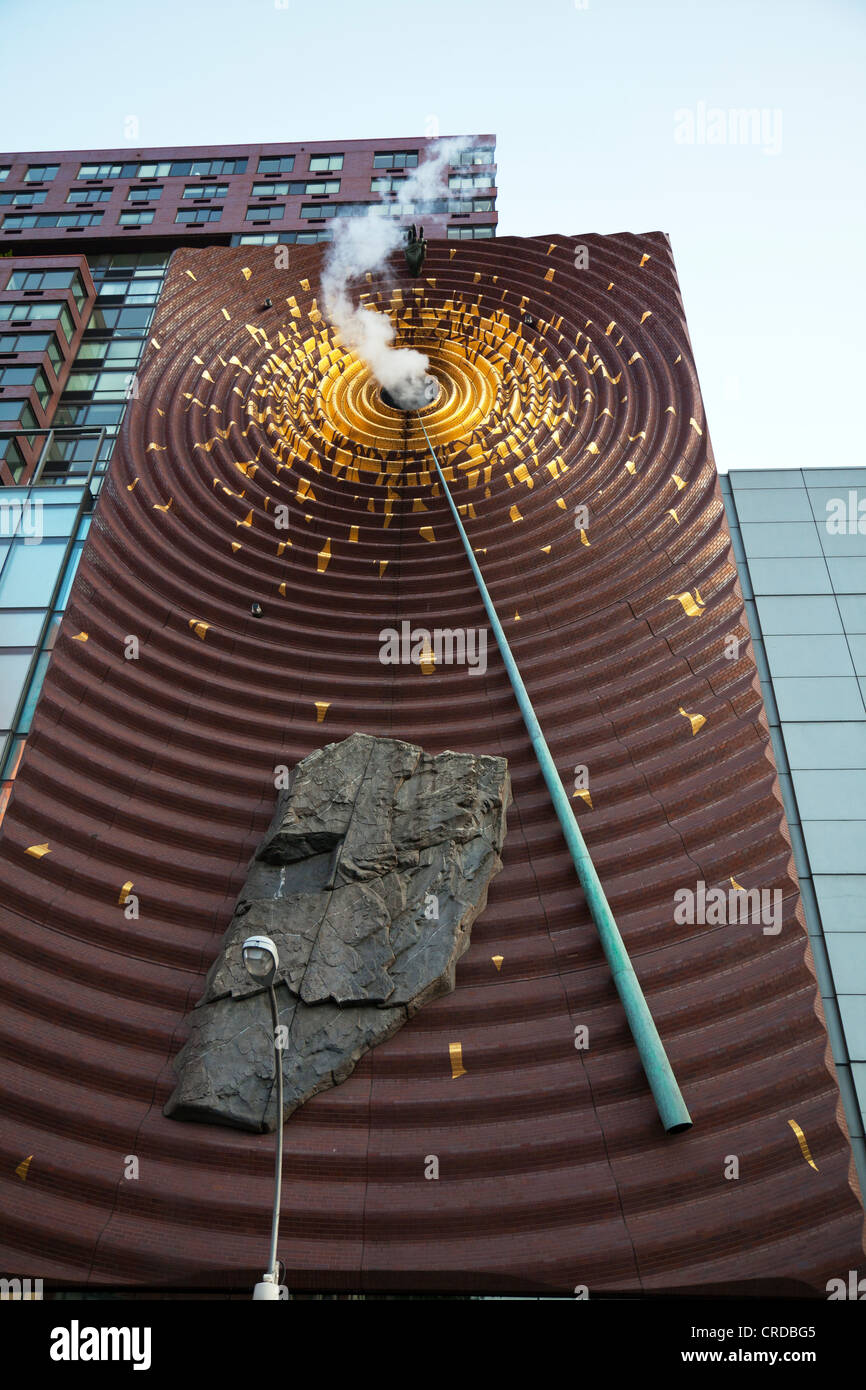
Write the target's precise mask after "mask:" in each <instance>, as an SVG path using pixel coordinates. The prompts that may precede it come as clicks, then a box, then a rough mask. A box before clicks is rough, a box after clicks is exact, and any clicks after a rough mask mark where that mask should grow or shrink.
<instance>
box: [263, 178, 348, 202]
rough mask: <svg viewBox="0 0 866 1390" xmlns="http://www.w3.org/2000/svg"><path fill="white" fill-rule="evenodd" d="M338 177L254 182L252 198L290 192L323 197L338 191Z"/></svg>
mask: <svg viewBox="0 0 866 1390" xmlns="http://www.w3.org/2000/svg"><path fill="white" fill-rule="evenodd" d="M339 191H340V180H339V179H311V180H309V181H308V180H306V179H300V180H299V181H298V182H297V183H254V184H253V197H254V198H276V197H279V196H280V195H282V196H283V197H285V195H286V194H287V193H290V194H291V195H292V197H293V198H297V197H301V198H315V197H316V196H317V195H318V196H320V197H325V196H328V195H330V194H331V193H339Z"/></svg>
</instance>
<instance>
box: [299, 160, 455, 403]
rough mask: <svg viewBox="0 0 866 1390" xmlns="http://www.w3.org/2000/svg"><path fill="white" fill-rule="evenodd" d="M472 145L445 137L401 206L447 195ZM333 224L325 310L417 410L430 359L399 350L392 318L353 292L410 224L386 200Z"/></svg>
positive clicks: (409, 184) (390, 387)
mask: <svg viewBox="0 0 866 1390" xmlns="http://www.w3.org/2000/svg"><path fill="white" fill-rule="evenodd" d="M471 145H472V141H471V140H468V139H467V138H466V137H465V136H460V137H459V138H457V139H454V140H443V141H441V142H440V143H439V144H438V145H437V147H436V150H435V153H434V154H433V155H431V156H430V157H429V158H427V159H425V160H424V162H423V164H419V165H418V168H417V169H414V170H413V171H412V173H411V174H410V175H409V177H408V178H407V179H406V180H405V181H403V182H402V183H401V186H400V203H401V205H403V204H412V203H416V202H429V201H432V199H434V198H436V197H439V196H441V195H442V194H443V193H444V192H445V191H446V181H447V176H448V169H449V166H450V165H451V164H453V163H454V162H455V161H456V160H457V159H458V158H459V157H460V155H461V153H462V152H463V151H464V150H466V149H469V148H470V147H471ZM421 215H422V214H419V215H418V216H419V217H420V216H421ZM333 227H334V239H333V241H332V242H331V243H330V246H329V247H328V254H327V256H326V259H325V269H324V272H323V274H322V294H323V299H324V304H325V312H326V313H327V315H328V318H329V319H330V320H331V322H332V323H333V325H334V327H335V328H337V329H338V331H339V333H340V335H341V337H342V339H343V342H344V343H345V345H346V346H347V347H348V348H351V350H352V351H353V352H355V353H357V355H358V356H359V357H360V358H361V359H362V360H363V361H364V362H366V364H367V366H368V367H369V368H370V371H371V372H372V373H373V375H374V376H375V378H376V380H377V381H378V382H379V384H380V385H381V386H384V388H385V390H386V391H388V393H389V394H390V395H391V396H392V397H393V399H394V400H395V401H396V402H397V404H398V405H400V406H402V408H403V409H404V410H412V409H417V408H419V406H421V405H423V404H426V400H427V399H429V396H425V390H424V388H425V384H426V383H427V381H428V377H427V368H428V367H429V365H430V361H429V358H427V357H426V356H425V355H424V353H423V352H416V350H415V349H414V348H395V347H394V346H393V342H394V325H393V324H392V322H391V320H390V319H389V318H388V317H386V315H385V314H379V313H377V312H376V311H375V310H374V309H367V308H364V307H363V306H361V305H360V304H355V303H353V301H352V298H351V296H350V292H349V286H350V283H351V281H352V280H357V279H358V278H359V277H360V276H362V275H365V274H366V273H367V271H368V270H369V271H373V270H381V269H382V267H383V266H384V264H385V262H386V261H387V259H388V257H389V256H390V255H391V254H392V252H393V251H395V250H396V249H397V248H398V247H401V246H403V245H405V241H406V228H405V226H403V225H401V224H400V223H399V222H398V221H397V218H396V217H394V216H392V215H391V213H390V210H389V208H388V206H387V205H381V204H373V205H372V206H371V207H369V208H368V209H367V211H366V212H365V213H364V214H363V215H362V216H360V217H346V218H341V219H335V220H334V223H333Z"/></svg>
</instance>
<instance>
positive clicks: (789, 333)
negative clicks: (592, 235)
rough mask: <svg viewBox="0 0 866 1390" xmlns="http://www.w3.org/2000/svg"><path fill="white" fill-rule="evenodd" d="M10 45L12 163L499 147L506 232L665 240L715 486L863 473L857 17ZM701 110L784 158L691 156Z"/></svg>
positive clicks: (186, 6) (678, 16)
mask: <svg viewBox="0 0 866 1390" xmlns="http://www.w3.org/2000/svg"><path fill="white" fill-rule="evenodd" d="M582 3H584V0H578V4H582ZM0 35H2V41H3V42H2V46H3V50H4V54H5V61H4V74H3V75H4V84H3V85H4V101H3V114H2V118H0V148H3V149H8V150H15V149H34V150H39V149H58V148H71V149H75V148H86V147H99V146H122V145H124V144H130V146H132V145H133V144H134V145H136V146H147V145H172V144H177V145H181V144H187V143H190V144H213V143H220V142H224V143H226V144H235V143H243V142H245V141H250V140H271V141H273V140H283V139H285V140H305V139H308V140H321V139H327V140H330V139H332V138H333V139H337V140H339V139H340V138H343V139H347V138H351V137H366V136H380V135H381V136H384V135H394V136H402V135H417V134H423V133H424V131H425V128H427V123H428V120H429V119H430V118H431V117H435V118H436V119H437V120H438V123H439V131H440V133H441V134H443V135H446V134H457V133H463V132H475V131H480V132H486V131H492V132H494V133H495V134H496V136H497V140H498V148H497V160H498V165H499V175H498V182H499V189H500V192H499V201H498V206H499V215H500V224H499V229H500V233H501V234H514V235H530V234H539V235H541V234H547V233H555V232H560V233H566V234H569V233H574V234H579V233H581V232H616V231H633V232H642V231H651V230H656V229H660V230H662V231H666V232H668V233H669V234H670V236H671V238H672V242H673V247H674V254H675V257H676V262H677V266H678V270H679V276H680V283H681V286H682V291H683V297H684V300H685V306H686V312H687V315H688V320H689V326H690V330H691V336H692V342H693V346H694V350H695V355H696V358H697V364H698V371H699V373H700V378H701V385H702V389H703V393H704V399H705V402H706V407H707V415H708V419H709V425H710V431H711V434H712V438H713V443H714V447H715V453H716V457H717V461H718V464H719V467H720V468H721V469H722V470H726V469H728V468H742V467H764V468H766V467H792V466H793V467H816V466H820V465H822V464H833V465H835V466H837V467H838V466H842V465H849V464H862V463H863V446H862V443H861V439H860V437H859V435H857V434H856V432H855V429H854V420H855V401H856V400H862V399H863V398H864V395H866V392H864V377H866V360H864V358H866V353H864V347H863V340H864V332H866V295H864V280H863V271H862V265H863V257H864V248H866V235H864V233H866V217H864V205H863V197H862V187H863V174H864V169H863V157H862V150H863V144H864V99H863V89H864V73H866V62H864V58H866V4H864V3H863V0H861V2H860V3H855V0H813V3H810V4H806V3H801V2H799V0H788V3H784V4H783V3H781V2H780V0H728V2H727V3H724V2H723V0H690V2H689V0H661V3H655V4H651V3H638V0H588V3H587V5H586V8H579V7H578V5H576V4H575V0H533V3H526V0H501V3H498V4H493V3H490V0H436V3H432V2H431V3H429V4H428V5H426V6H422V5H406V4H398V3H396V0H390V2H389V0H366V3H364V4H363V5H361V4H351V3H348V0H329V2H328V3H319V4H314V3H310V0H303V3H302V2H301V0H288V4H287V5H286V6H285V7H282V5H281V3H280V0H277V3H275V0H211V3H203V0H198V2H196V3H184V2H183V0H170V2H169V0H149V3H146V4H122V3H118V0H40V3H39V4H34V3H33V0H0ZM94 63H95V64H96V65H97V68H98V72H92V71H91V72H90V73H89V75H87V76H86V77H85V79H84V81H83V83H81V84H80V85H79V82H78V80H77V75H80V74H81V73H83V72H85V73H86V72H87V71H88V69H89V68H91V65H92V64H94ZM54 91H56V93H57V95H56V96H54V95H52V93H53V92H54ZM46 93H47V94H48V95H47V96H46V95H45V94H46ZM699 103H703V104H704V106H705V108H707V109H709V108H721V109H723V110H724V111H726V112H727V111H728V110H729V109H730V108H755V109H758V110H762V111H765V112H766V113H767V115H766V119H767V120H768V121H769V122H770V123H771V124H770V126H769V127H768V135H769V141H768V143H769V144H770V145H771V146H774V145H778V144H779V133H781V147H780V149H778V152H776V153H765V152H764V150H763V148H762V146H761V143H760V142H759V143H758V144H757V145H753V144H745V145H744V144H735V145H732V144H730V143H727V144H724V145H722V144H709V143H695V144H691V145H689V144H684V143H679V142H677V140H675V138H674V134H675V112H677V111H682V110H688V111H691V112H694V113H696V112H697V110H698V104H699ZM775 113H780V115H776V114H775ZM131 115H134V116H137V117H138V120H139V131H140V133H139V136H138V138H137V139H136V140H135V141H127V140H126V139H125V136H124V121H125V119H126V118H127V117H128V116H131ZM779 120H780V121H781V126H779V125H778V122H779ZM773 122H776V124H775V126H774V125H773V124H772V123H773Z"/></svg>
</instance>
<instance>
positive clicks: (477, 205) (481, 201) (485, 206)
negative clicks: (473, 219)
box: [472, 198, 493, 212]
mask: <svg viewBox="0 0 866 1390" xmlns="http://www.w3.org/2000/svg"><path fill="white" fill-rule="evenodd" d="M472 211H473V212H492V211H493V199H492V198H473V199H472Z"/></svg>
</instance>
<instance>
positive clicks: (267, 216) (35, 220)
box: [3, 198, 493, 231]
mask: <svg viewBox="0 0 866 1390" xmlns="http://www.w3.org/2000/svg"><path fill="white" fill-rule="evenodd" d="M372 206H374V204H372V203H354V202H347V203H302V204H301V210H300V216H301V217H303V218H307V219H312V220H314V221H321V220H324V219H325V218H330V217H352V216H354V215H355V214H357V213H359V212H362V211H363V210H364V209H365V208H368V207H372ZM387 211H388V212H390V213H391V214H392V215H393V216H395V217H397V216H404V215H406V214H407V213H408V212H414V213H416V214H418V215H419V216H422V217H423V216H424V215H425V214H427V215H428V216H433V215H436V214H443V213H450V214H457V215H459V214H463V213H468V212H492V211H493V199H492V198H475V199H473V200H472V203H471V205H470V204H469V203H468V202H457V201H449V200H448V199H447V198H437V199H431V200H430V201H429V202H427V203H415V204H412V205H411V207H410V206H409V205H405V204H401V203H395V204H394V205H393V206H392V207H390V208H388V209H387ZM222 214H223V210H222V208H180V209H179V210H178V211H177V212H176V213H175V215H174V220H175V222H179V223H187V224H190V223H191V224H197V225H201V224H203V223H205V222H219V221H220V219H221V218H222ZM285 215H286V208H285V205H284V204H282V203H281V204H278V205H277V206H273V207H270V206H268V205H267V204H258V205H251V206H250V207H248V208H247V210H246V216H245V221H247V222H281V221H282V220H283V219H284V217H285ZM154 216H155V214H154V213H153V212H152V211H150V210H149V209H148V210H145V211H140V212H120V213H119V214H118V217H117V225H118V226H119V227H148V226H150V224H151V223H152V222H153V219H154ZM101 221H102V213H101V212H97V213H89V214H88V213H79V214H78V215H77V216H73V215H72V214H66V215H57V214H42V215H38V216H37V215H32V216H24V217H18V216H12V215H10V214H8V213H7V215H6V219H5V221H4V223H3V228H4V230H5V231H16V230H19V229H20V228H22V227H87V226H98V225H99V223H100V222H101Z"/></svg>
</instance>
